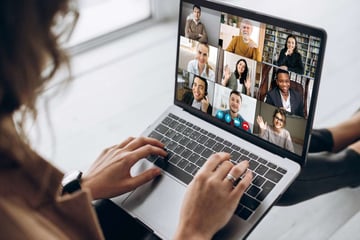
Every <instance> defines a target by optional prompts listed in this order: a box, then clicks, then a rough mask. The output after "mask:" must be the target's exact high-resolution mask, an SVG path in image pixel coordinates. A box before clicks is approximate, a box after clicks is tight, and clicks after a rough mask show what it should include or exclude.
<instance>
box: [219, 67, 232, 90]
mask: <svg viewBox="0 0 360 240" xmlns="http://www.w3.org/2000/svg"><path fill="white" fill-rule="evenodd" d="M230 76H231V72H230V67H229V65H227V64H226V65H225V67H224V78H223V80H222V81H221V85H223V86H224V87H226V85H227V83H228V81H229V79H230Z"/></svg>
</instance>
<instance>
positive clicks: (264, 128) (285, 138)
mask: <svg viewBox="0 0 360 240" xmlns="http://www.w3.org/2000/svg"><path fill="white" fill-rule="evenodd" d="M256 121H257V123H258V124H259V127H260V137H261V138H263V139H265V140H267V141H269V142H271V143H274V144H276V145H278V146H280V147H283V148H285V149H287V150H289V151H291V152H294V146H293V143H292V141H291V136H290V133H289V131H288V130H286V129H285V125H286V112H285V110H283V109H279V108H278V109H275V111H274V114H273V125H272V126H269V125H267V123H266V122H264V120H263V118H262V117H261V116H258V117H257V119H256Z"/></svg>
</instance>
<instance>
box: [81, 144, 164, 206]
mask: <svg viewBox="0 0 360 240" xmlns="http://www.w3.org/2000/svg"><path fill="white" fill-rule="evenodd" d="M163 148H164V144H162V143H161V142H160V141H158V140H156V139H153V138H146V137H139V138H133V137H130V138H128V139H127V140H125V141H124V142H122V143H121V144H118V145H115V146H112V147H110V148H107V149H105V150H104V151H103V152H102V153H101V155H100V156H99V157H98V159H97V160H96V161H95V163H94V164H93V165H92V167H91V168H90V169H89V171H88V173H87V174H86V175H85V176H84V178H83V180H82V184H81V185H82V187H83V188H89V189H90V190H91V193H92V196H93V198H94V199H100V198H110V197H114V196H117V195H120V194H122V193H125V192H129V191H131V190H133V189H135V188H136V187H138V186H140V185H142V184H144V183H146V182H148V181H150V180H152V179H153V178H155V177H156V176H158V175H160V173H161V171H160V169H158V168H152V169H149V170H146V171H144V172H143V173H141V174H140V175H138V176H131V174H130V169H131V167H132V166H133V165H134V164H135V163H136V162H137V161H139V160H140V159H142V158H145V157H147V156H148V155H150V154H156V155H160V156H166V155H167V153H166V151H165V150H164V149H163Z"/></svg>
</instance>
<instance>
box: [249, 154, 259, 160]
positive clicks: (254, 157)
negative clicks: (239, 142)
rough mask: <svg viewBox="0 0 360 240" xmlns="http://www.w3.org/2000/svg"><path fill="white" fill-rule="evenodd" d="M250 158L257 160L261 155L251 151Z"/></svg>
mask: <svg viewBox="0 0 360 240" xmlns="http://www.w3.org/2000/svg"><path fill="white" fill-rule="evenodd" d="M249 158H250V159H253V160H257V159H258V158H259V157H258V155H255V154H253V153H250V154H249Z"/></svg>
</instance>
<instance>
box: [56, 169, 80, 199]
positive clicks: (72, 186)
mask: <svg viewBox="0 0 360 240" xmlns="http://www.w3.org/2000/svg"><path fill="white" fill-rule="evenodd" d="M81 176H82V172H80V171H74V172H72V173H70V174H68V175H66V176H65V177H64V178H63V180H62V182H61V184H62V187H63V189H62V194H65V193H73V192H76V191H77V190H80V189H81Z"/></svg>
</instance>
